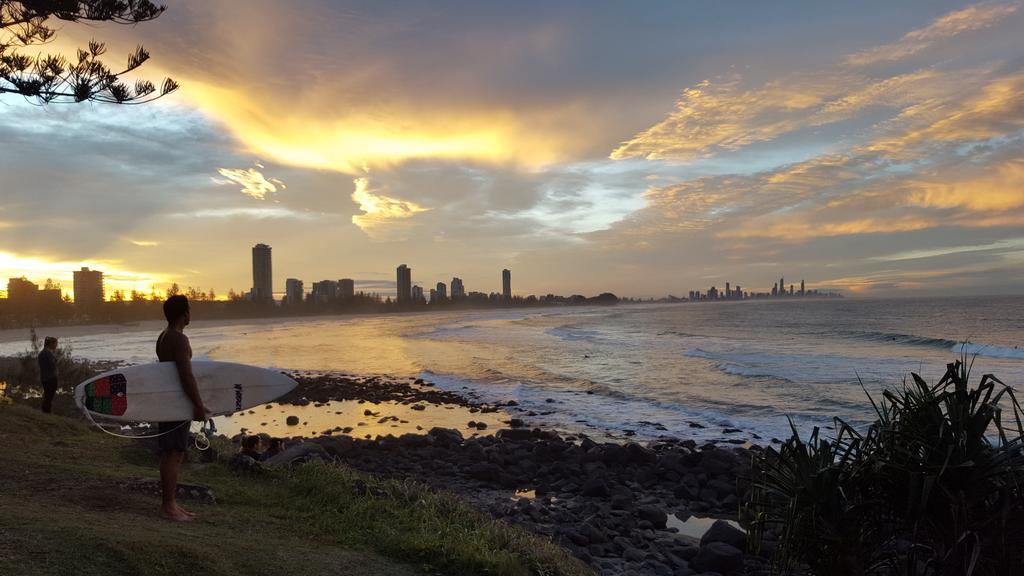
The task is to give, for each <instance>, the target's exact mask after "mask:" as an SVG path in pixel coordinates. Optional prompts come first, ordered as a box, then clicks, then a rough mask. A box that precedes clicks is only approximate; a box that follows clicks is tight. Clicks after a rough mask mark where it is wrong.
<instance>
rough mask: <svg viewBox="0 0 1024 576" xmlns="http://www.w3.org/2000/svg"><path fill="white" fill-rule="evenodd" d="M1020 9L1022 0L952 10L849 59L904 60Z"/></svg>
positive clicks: (859, 61) (863, 62)
mask: <svg viewBox="0 0 1024 576" xmlns="http://www.w3.org/2000/svg"><path fill="white" fill-rule="evenodd" d="M1018 8H1020V3H1018V2H1012V3H1007V4H975V5H973V6H968V7H967V8H964V9H962V10H956V11H954V12H950V13H949V14H946V15H945V16H942V17H941V18H938V19H937V20H935V21H934V22H932V23H931V24H929V25H928V26H926V27H924V28H921V29H919V30H914V31H911V32H908V33H907V34H905V35H904V36H903V38H900V39H899V40H898V41H897V42H893V43H892V44H885V45H883V46H877V47H875V48H872V49H870V50H865V51H862V52H858V53H856V54H852V55H850V56H849V57H847V59H846V61H847V63H848V64H850V65H852V66H867V65H870V64H877V63H879V62H886V61H894V60H901V59H903V58H907V57H909V56H913V55H915V54H917V53H919V52H921V51H923V50H925V49H927V48H928V47H930V46H931V45H932V44H934V43H935V42H938V41H940V40H945V39H947V38H953V37H954V36H958V35H960V34H963V33H965V32H972V31H975V30H983V29H985V28H989V27H991V26H994V25H996V24H997V23H999V22H1000V21H1001V20H1003V19H1004V18H1006V17H1007V16H1009V15H1011V14H1013V13H1014V12H1016V11H1017V9H1018Z"/></svg>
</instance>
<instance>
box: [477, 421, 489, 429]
mask: <svg viewBox="0 0 1024 576" xmlns="http://www.w3.org/2000/svg"><path fill="white" fill-rule="evenodd" d="M476 429H477V430H486V429H487V423H486V422H477V423H476Z"/></svg>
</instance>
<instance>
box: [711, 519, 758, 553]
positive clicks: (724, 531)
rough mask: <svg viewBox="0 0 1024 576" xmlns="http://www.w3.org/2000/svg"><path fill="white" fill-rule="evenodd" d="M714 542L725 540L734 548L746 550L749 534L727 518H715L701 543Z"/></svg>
mask: <svg viewBox="0 0 1024 576" xmlns="http://www.w3.org/2000/svg"><path fill="white" fill-rule="evenodd" d="M712 542H724V543H725V544H728V545H730V546H732V547H733V548H738V549H740V550H744V549H746V547H747V535H746V533H745V532H743V531H742V530H740V529H739V528H736V527H735V526H733V525H732V524H730V523H728V522H726V521H725V520H715V523H714V524H712V525H711V528H708V531H707V532H705V533H704V536H702V537H701V539H700V545H701V546H707V545H708V544H710V543H712Z"/></svg>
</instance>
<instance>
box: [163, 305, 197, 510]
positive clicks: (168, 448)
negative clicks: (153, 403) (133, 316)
mask: <svg viewBox="0 0 1024 576" xmlns="http://www.w3.org/2000/svg"><path fill="white" fill-rule="evenodd" d="M164 317H165V318H167V328H166V329H165V330H164V331H163V332H161V333H160V336H159V338H157V340H156V356H157V358H158V359H159V360H160V361H161V362H174V364H175V365H176V366H177V369H178V377H179V378H180V379H181V387H182V389H183V390H184V392H185V395H186V396H188V398H189V400H191V401H192V420H198V421H200V422H202V421H204V420H206V415H207V413H208V410H207V409H206V406H204V405H203V399H202V397H200V396H199V386H198V385H197V384H196V378H195V376H193V375H192V345H191V344H190V343H189V341H188V337H187V336H185V332H184V330H185V326H188V323H189V321H190V320H191V319H192V314H191V311H190V310H189V304H188V298H186V297H184V296H181V295H175V296H171V297H170V298H168V299H167V301H166V302H164ZM190 424H191V422H190V421H189V420H183V421H180V422H160V424H159V426H158V431H159V433H160V436H159V438H158V441H159V446H160V489H161V491H162V495H163V503H162V505H161V507H160V515H161V516H163V517H164V518H166V519H168V520H174V521H177V522H187V521H189V520H191V519H192V518H193V517H195V514H192V513H191V512H188V511H187V510H185V509H184V508H182V507H181V506H179V505H178V503H177V500H176V498H175V493H176V492H177V490H178V472H179V470H180V469H181V463H182V461H184V459H185V450H186V448H187V446H188V439H189V426H190Z"/></svg>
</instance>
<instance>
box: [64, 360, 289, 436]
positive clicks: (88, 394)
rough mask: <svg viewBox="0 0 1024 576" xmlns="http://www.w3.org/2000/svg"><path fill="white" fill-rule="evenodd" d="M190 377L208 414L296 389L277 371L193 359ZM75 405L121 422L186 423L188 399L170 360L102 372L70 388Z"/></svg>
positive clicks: (240, 407)
mask: <svg viewBox="0 0 1024 576" xmlns="http://www.w3.org/2000/svg"><path fill="white" fill-rule="evenodd" d="M192 373H193V374H194V375H195V377H196V383H197V384H198V385H199V395H200V396H202V398H203V403H204V404H206V407H207V408H208V409H209V410H210V411H211V412H212V414H211V415H212V416H216V415H220V414H229V413H231V412H237V411H239V410H245V409H247V408H252V407H253V406H258V405H260V404H265V403H267V402H271V401H273V400H275V399H277V398H279V397H281V396H283V395H285V394H287V393H288V392H290V391H291V390H293V389H294V388H295V387H296V386H297V385H298V383H297V382H295V380H292V379H291V378H289V377H288V376H285V375H284V374H281V373H280V372H275V371H273V370H267V369H265V368H259V367H256V366H248V365H245V364H234V363H231V362H214V361H209V360H194V361H193V362H192ZM75 403H76V404H78V407H79V408H80V409H82V410H83V411H86V412H89V413H90V414H91V415H92V416H94V417H103V418H108V419H113V420H120V421H125V422H174V421H178V420H191V419H192V401H191V400H189V399H188V396H186V395H185V391H184V390H183V389H182V387H181V380H180V379H179V378H178V370H177V367H176V366H175V364H174V362H158V363H153V364H140V365H137V366H128V367H126V368H120V369H117V370H111V371H109V372H104V373H103V374H100V375H99V376H96V377H94V378H91V379H89V380H86V381H85V382H82V383H81V384H79V385H78V386H76V387H75Z"/></svg>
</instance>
